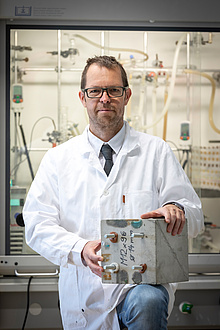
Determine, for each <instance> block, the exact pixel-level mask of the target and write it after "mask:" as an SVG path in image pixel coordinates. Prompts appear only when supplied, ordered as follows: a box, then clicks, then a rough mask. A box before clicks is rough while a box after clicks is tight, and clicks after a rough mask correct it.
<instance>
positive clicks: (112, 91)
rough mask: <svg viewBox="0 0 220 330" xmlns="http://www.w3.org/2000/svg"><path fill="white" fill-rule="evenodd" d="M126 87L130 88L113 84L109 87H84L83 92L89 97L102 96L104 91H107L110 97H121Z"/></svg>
mask: <svg viewBox="0 0 220 330" xmlns="http://www.w3.org/2000/svg"><path fill="white" fill-rule="evenodd" d="M126 89H128V87H120V86H112V87H107V88H102V87H91V88H85V89H82V91H83V93H86V95H87V96H88V98H90V99H96V98H101V97H102V95H103V93H104V92H106V93H107V95H108V97H109V98H113V97H121V96H122V95H123V94H124V91H125V90H126Z"/></svg>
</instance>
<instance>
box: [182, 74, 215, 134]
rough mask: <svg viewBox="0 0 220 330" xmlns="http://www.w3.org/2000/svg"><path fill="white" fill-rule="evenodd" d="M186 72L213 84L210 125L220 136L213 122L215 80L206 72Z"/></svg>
mask: <svg viewBox="0 0 220 330" xmlns="http://www.w3.org/2000/svg"><path fill="white" fill-rule="evenodd" d="M184 72H185V73H191V74H196V75H199V76H202V77H204V78H206V79H208V80H209V81H210V82H211V85H212V93H211V98H210V103H209V123H210V125H211V127H212V128H213V130H214V131H215V132H216V133H218V134H220V129H219V128H217V127H216V126H215V123H214V120H213V106H214V98H215V89H216V86H215V80H214V79H213V78H212V77H211V76H210V75H208V74H207V73H205V72H199V71H195V70H184Z"/></svg>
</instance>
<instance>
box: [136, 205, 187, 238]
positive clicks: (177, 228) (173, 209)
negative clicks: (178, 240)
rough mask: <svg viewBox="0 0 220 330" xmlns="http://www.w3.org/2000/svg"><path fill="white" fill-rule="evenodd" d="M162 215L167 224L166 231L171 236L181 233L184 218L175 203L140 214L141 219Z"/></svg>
mask: <svg viewBox="0 0 220 330" xmlns="http://www.w3.org/2000/svg"><path fill="white" fill-rule="evenodd" d="M160 217H164V218H165V221H166V223H167V224H168V225H167V232H168V233H171V234H172V235H173V236H175V235H177V234H178V235H179V234H181V232H182V230H183V227H184V225H185V222H186V219H185V214H184V212H183V211H182V210H181V209H179V208H178V207H177V206H176V205H173V204H166V205H165V206H163V207H160V208H159V209H157V210H154V211H151V212H147V213H145V214H142V215H141V219H149V218H160Z"/></svg>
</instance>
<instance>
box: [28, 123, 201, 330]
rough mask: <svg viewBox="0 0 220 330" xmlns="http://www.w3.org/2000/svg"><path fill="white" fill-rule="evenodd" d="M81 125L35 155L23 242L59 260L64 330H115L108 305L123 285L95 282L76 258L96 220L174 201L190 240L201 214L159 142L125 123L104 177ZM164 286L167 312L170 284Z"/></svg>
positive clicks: (96, 228) (134, 214) (94, 235)
mask: <svg viewBox="0 0 220 330" xmlns="http://www.w3.org/2000/svg"><path fill="white" fill-rule="evenodd" d="M87 130H88V127H87V128H86V129H85V131H84V133H83V134H82V135H80V136H77V137H74V138H72V139H71V140H69V141H67V142H65V143H64V144H62V145H60V146H58V147H56V148H53V149H51V150H49V151H48V153H47V154H46V155H45V157H44V158H43V160H42V162H41V165H40V167H39V170H38V172H37V174H36V177H35V180H34V181H33V183H32V186H31V188H30V190H29V193H28V196H27V199H26V203H25V206H24V210H23V215H24V221H25V231H26V240H27V244H28V245H29V246H30V247H31V248H32V249H33V250H35V251H36V252H38V253H39V254H40V255H42V256H44V257H45V258H47V259H48V260H50V261H51V262H53V263H55V264H57V265H60V278H59V294H60V305H61V314H62V320H63V325H64V328H65V330H70V329H80V328H86V329H90V330H94V329H95V330H98V329H102V330H104V329H105V330H110V329H113V330H116V329H119V325H118V320H117V314H116V310H115V306H116V305H117V303H118V302H119V301H121V299H122V298H123V296H124V294H125V292H126V291H127V290H128V289H129V288H130V286H129V285H114V284H105V285H103V284H102V283H101V279H100V278H99V277H98V276H96V275H94V274H93V273H92V272H91V271H90V269H89V268H88V267H85V266H84V265H83V264H82V261H81V250H82V248H83V246H84V244H85V243H86V242H87V241H88V240H97V239H99V238H100V220H101V219H126V218H130V219H131V218H140V215H141V214H143V213H146V212H148V211H152V210H155V209H157V208H158V207H160V206H162V205H163V204H164V203H166V202H169V201H177V202H179V203H180V204H182V205H183V206H184V208H185V213H186V217H187V218H188V228H189V235H190V236H191V237H192V236H195V235H197V234H198V232H199V231H200V230H201V229H202V226H203V216H202V211H201V203H200V200H199V198H198V197H197V195H196V194H195V192H194V190H193V188H192V186H191V184H190V182H189V180H188V178H187V176H186V175H185V173H184V171H183V170H182V168H181V166H180V165H179V163H178V161H177V160H176V158H175V156H174V155H173V153H172V151H171V150H170V148H169V146H168V145H167V144H166V143H165V142H164V141H163V140H161V139H160V138H157V137H153V136H150V135H148V134H145V133H139V132H136V131H134V130H133V129H132V128H130V127H129V125H128V124H127V123H126V137H125V141H124V144H123V146H122V149H121V151H120V152H119V155H118V156H117V159H116V162H115V164H114V166H113V168H112V170H111V173H110V175H109V177H108V178H107V177H106V174H105V172H104V170H103V168H102V166H101V164H100V161H99V159H98V157H97V156H96V154H95V152H94V150H93V148H92V147H91V145H90V144H89V142H88V137H87ZM123 195H124V196H125V203H123V199H122V196H123ZM71 250H72V251H73V253H74V259H73V260H72V259H71V257H70V256H71V253H70V251H71ZM165 287H166V288H167V290H168V292H169V296H170V302H169V312H170V311H171V309H172V306H173V302H174V293H173V286H172V285H169V284H167V285H165Z"/></svg>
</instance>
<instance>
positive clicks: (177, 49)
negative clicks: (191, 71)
mask: <svg viewBox="0 0 220 330" xmlns="http://www.w3.org/2000/svg"><path fill="white" fill-rule="evenodd" d="M185 36H186V34H185V33H184V34H183V35H182V37H181V38H180V39H179V41H178V44H177V47H176V51H175V55H174V60H173V69H172V75H171V83H170V87H169V92H168V98H167V102H166V104H165V106H164V108H163V111H162V113H161V115H160V116H159V117H158V118H157V120H155V121H154V122H153V123H151V124H150V125H146V126H144V127H142V129H148V128H151V127H153V126H155V125H156V124H157V123H159V121H160V120H161V119H162V118H163V117H164V115H165V114H166V113H167V111H168V109H169V106H170V103H171V100H172V97H173V90H174V86H175V80H176V70H177V61H178V56H179V52H180V48H181V46H182V43H183V41H184V38H185Z"/></svg>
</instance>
